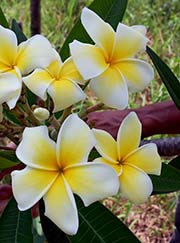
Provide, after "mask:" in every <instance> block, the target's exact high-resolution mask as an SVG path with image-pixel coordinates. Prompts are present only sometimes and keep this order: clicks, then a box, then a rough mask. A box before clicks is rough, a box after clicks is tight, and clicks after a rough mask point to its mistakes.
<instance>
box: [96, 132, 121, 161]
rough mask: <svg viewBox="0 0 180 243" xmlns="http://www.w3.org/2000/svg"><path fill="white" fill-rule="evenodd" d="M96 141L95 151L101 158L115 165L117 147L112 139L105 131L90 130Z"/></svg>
mask: <svg viewBox="0 0 180 243" xmlns="http://www.w3.org/2000/svg"><path fill="white" fill-rule="evenodd" d="M92 131H93V134H94V136H95V139H96V145H95V147H96V149H97V151H98V152H99V153H100V155H101V156H103V157H104V158H106V159H107V160H108V161H111V162H112V163H117V160H118V155H117V145H116V141H115V140H114V138H113V137H112V136H111V135H110V134H109V133H107V132H106V131H103V130H100V129H92Z"/></svg>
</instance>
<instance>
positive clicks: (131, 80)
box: [116, 58, 154, 92]
mask: <svg viewBox="0 0 180 243" xmlns="http://www.w3.org/2000/svg"><path fill="white" fill-rule="evenodd" d="M116 66H117V67H118V69H119V70H120V71H121V72H122V74H123V75H124V77H125V79H126V81H127V84H128V87H129V90H131V91H133V92H136V91H140V90H143V89H144V88H145V87H146V86H147V85H148V84H149V82H150V81H151V80H152V79H153V77H154V71H153V68H152V67H151V65H150V64H148V63H147V62H144V61H142V60H138V59H134V58H127V59H122V60H120V61H119V62H118V63H117V64H116Z"/></svg>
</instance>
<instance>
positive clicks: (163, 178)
mask: <svg viewBox="0 0 180 243" xmlns="http://www.w3.org/2000/svg"><path fill="white" fill-rule="evenodd" d="M176 162H177V161H176ZM178 162H179V163H180V157H179V159H178ZM150 177H151V179H152V183H153V194H163V193H169V192H175V191H178V190H180V169H178V167H175V166H174V164H173V163H172V165H171V163H169V164H168V165H167V164H164V163H163V166H162V171H161V175H160V176H155V175H151V176H150Z"/></svg>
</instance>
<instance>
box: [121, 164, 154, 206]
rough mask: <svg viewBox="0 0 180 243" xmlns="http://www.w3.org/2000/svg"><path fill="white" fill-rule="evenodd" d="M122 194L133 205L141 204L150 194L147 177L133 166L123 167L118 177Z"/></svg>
mask: <svg viewBox="0 0 180 243" xmlns="http://www.w3.org/2000/svg"><path fill="white" fill-rule="evenodd" d="M119 180H120V185H121V192H122V194H123V195H124V196H125V197H126V198H128V199H130V200H131V201H132V202H134V203H137V204H139V203H143V202H145V201H146V200H147V198H148V197H149V196H150V194H151V193H152V189H153V187H152V182H151V179H150V178H149V176H148V175H147V174H146V173H144V172H143V171H142V170H140V169H138V168H137V167H135V166H131V165H124V166H123V172H122V174H121V176H120V177H119Z"/></svg>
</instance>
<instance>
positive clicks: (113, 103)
mask: <svg viewBox="0 0 180 243" xmlns="http://www.w3.org/2000/svg"><path fill="white" fill-rule="evenodd" d="M81 22H82V24H83V26H84V28H85V29H86V31H87V33H88V34H89V36H90V37H91V39H92V40H93V41H94V42H95V45H90V44H85V43H81V42H79V41H77V40H74V41H73V42H72V43H71V44H70V50H71V54H72V57H73V60H74V63H75V65H76V66H77V68H78V69H79V71H80V73H81V75H82V76H83V77H84V79H86V80H87V79H91V81H90V87H91V89H92V90H93V91H94V92H95V93H96V95H97V97H99V99H100V100H101V101H102V102H103V103H104V104H106V105H108V106H110V107H113V108H117V109H123V108H125V107H126V106H127V105H128V88H129V90H130V91H133V92H135V91H140V90H142V89H144V87H145V86H146V85H147V84H148V83H149V82H150V81H151V80H152V79H153V76H154V72H153V69H152V67H151V65H150V64H148V63H146V62H144V61H142V60H139V59H137V58H135V57H136V55H137V53H138V52H139V51H144V50H145V49H146V44H147V42H148V39H147V38H146V37H145V33H146V28H145V27H144V26H141V25H139V26H138V25H136V26H132V27H128V26H126V25H124V24H121V23H119V24H118V27H117V30H116V32H115V31H114V30H113V29H112V27H111V26H110V25H109V24H108V23H105V22H104V21H103V20H102V19H101V18H100V17H99V16H98V15H97V14H95V13H94V12H93V11H91V10H89V9H88V8H84V9H83V11H82V15H81Z"/></svg>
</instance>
